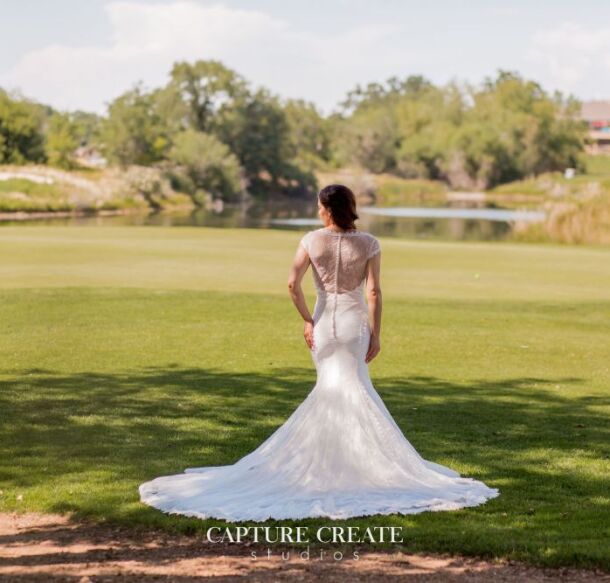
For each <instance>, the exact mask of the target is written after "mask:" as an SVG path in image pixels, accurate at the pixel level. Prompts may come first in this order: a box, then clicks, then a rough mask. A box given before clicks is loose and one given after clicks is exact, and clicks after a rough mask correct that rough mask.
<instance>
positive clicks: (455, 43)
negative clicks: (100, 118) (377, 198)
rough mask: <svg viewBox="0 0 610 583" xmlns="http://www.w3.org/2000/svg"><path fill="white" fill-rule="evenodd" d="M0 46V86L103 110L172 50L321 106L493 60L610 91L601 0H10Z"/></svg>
mask: <svg viewBox="0 0 610 583" xmlns="http://www.w3.org/2000/svg"><path fill="white" fill-rule="evenodd" d="M0 49H1V50H0V86H2V87H4V88H6V89H11V90H19V91H21V92H22V93H24V94H25V95H27V96H30V97H33V98H35V99H38V100H40V101H43V102H46V103H50V104H51V105H53V106H55V107H58V108H60V109H76V108H80V109H87V110H92V111H98V112H103V111H104V110H105V104H107V103H108V102H109V101H110V100H111V99H113V98H114V97H116V96H117V95H119V94H120V93H122V92H123V91H125V90H127V89H129V88H130V87H132V86H133V85H134V83H136V82H137V81H142V82H143V83H144V84H145V85H146V86H148V87H155V86H158V85H160V84H162V83H164V82H165V81H166V79H167V74H168V71H169V69H170V67H171V63H172V62H174V61H175V60H178V59H187V60H195V59H208V58H214V59H219V60H221V61H222V62H224V63H225V64H226V65H227V66H229V67H231V68H233V69H235V70H236V71H238V72H239V73H240V74H242V75H243V76H244V77H246V78H247V79H248V80H249V81H250V82H251V84H252V85H253V86H255V87H256V86H259V85H264V86H266V87H268V88H269V89H271V90H272V91H273V92H275V93H277V94H279V95H281V96H282V97H302V98H305V99H307V100H309V101H312V102H313V103H315V104H316V105H317V106H318V107H319V108H320V110H321V111H322V112H324V113H329V112H330V111H332V110H333V108H334V107H335V106H336V104H337V103H338V102H339V101H341V100H342V99H343V98H344V96H345V94H346V93H347V91H349V90H350V89H353V88H354V87H355V86H356V84H366V83H368V82H371V81H377V82H383V81H385V80H386V79H387V78H388V77H390V76H393V75H395V76H398V77H406V76H408V75H413V74H421V75H424V76H425V77H427V78H428V79H430V80H431V81H433V82H435V83H445V82H447V81H449V80H457V81H468V82H470V83H473V84H477V83H480V82H481V81H482V80H483V79H484V78H485V77H487V76H494V75H495V72H496V71H497V69H499V68H502V69H510V70H516V71H518V72H520V73H521V74H522V75H524V76H525V77H527V78H531V79H534V80H536V81H538V82H540V83H541V84H542V86H543V87H544V88H545V89H547V90H549V91H552V90H555V89H558V90H560V91H563V92H564V93H566V94H567V93H571V94H573V95H575V96H577V97H580V98H582V99H603V98H610V2H602V1H601V0H580V1H579V2H577V3H575V2H570V1H568V0H529V1H525V0H512V2H510V3H508V2H505V1H502V2H500V1H497V0H486V1H483V0H428V1H427V2H422V1H421V0H418V1H412V0H376V1H373V0H326V1H322V0H308V2H297V1H295V0H284V1H279V0H250V1H245V0H224V1H222V0H221V1H207V0H173V1H170V0H86V1H84V0H80V1H76V0H53V1H48V0H20V2H13V1H9V0H3V1H1V2H0Z"/></svg>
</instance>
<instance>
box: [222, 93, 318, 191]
mask: <svg viewBox="0 0 610 583" xmlns="http://www.w3.org/2000/svg"><path fill="white" fill-rule="evenodd" d="M215 133H216V134H217V135H218V136H219V137H220V139H221V140H222V141H223V142H224V143H225V144H227V145H228V146H229V147H230V148H231V151H232V152H234V153H235V155H236V156H237V157H238V159H239V161H240V163H241V165H242V166H243V168H244V171H245V175H246V179H247V182H248V189H249V190H250V192H252V193H253V194H265V193H269V192H274V193H284V194H294V193H302V192H304V191H311V190H313V189H315V187H316V179H315V177H314V176H313V174H312V173H311V172H308V171H307V170H303V169H301V168H299V167H297V166H296V165H295V164H294V163H293V161H292V159H293V156H294V149H293V144H292V143H291V141H290V126H289V123H288V120H287V117H286V114H285V112H284V110H283V108H282V106H281V104H280V102H279V99H278V98H277V97H276V96H274V95H271V94H270V93H269V91H267V90H266V89H262V88H261V89H258V90H257V91H256V92H255V93H254V94H247V95H242V96H240V98H239V99H236V100H235V103H234V105H233V107H231V108H226V109H225V110H224V111H223V112H222V115H221V116H220V117H219V120H218V123H217V124H216V130H215Z"/></svg>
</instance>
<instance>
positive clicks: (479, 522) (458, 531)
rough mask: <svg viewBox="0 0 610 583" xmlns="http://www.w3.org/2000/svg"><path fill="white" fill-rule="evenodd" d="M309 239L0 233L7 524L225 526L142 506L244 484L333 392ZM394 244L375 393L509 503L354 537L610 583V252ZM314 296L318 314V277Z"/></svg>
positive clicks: (1, 459)
mask: <svg viewBox="0 0 610 583" xmlns="http://www.w3.org/2000/svg"><path fill="white" fill-rule="evenodd" d="M299 237H300V234H299V233H291V232H282V231H263V230H233V229H208V228H180V229H166V228H160V227H127V228H123V227H114V228H101V227H100V228H97V227H96V228H87V227H36V226H16V227H4V228H2V229H0V258H1V259H0V319H1V321H2V323H3V325H2V327H0V354H2V355H3V358H2V366H1V369H0V416H1V417H0V489H1V490H2V495H1V496H0V510H17V511H21V510H41V511H54V512H55V511H68V510H73V511H76V512H77V513H79V514H81V515H86V516H91V517H94V518H97V519H107V520H110V521H112V522H116V523H126V524H131V525H135V524H141V525H155V526H160V527H162V528H167V529H177V530H183V531H190V532H193V531H203V530H204V529H205V528H206V527H208V526H210V525H211V524H216V523H217V521H199V520H195V519H189V518H186V517H177V516H173V517H170V516H167V515H164V514H162V513H161V512H158V511H156V510H154V509H152V508H149V507H146V506H143V505H142V504H140V503H139V499H138V491H137V487H138V485H139V484H140V483H141V482H143V481H146V480H148V479H151V478H152V477H155V476H158V475H164V474H169V473H176V472H181V471H182V470H183V469H184V468H185V467H189V466H195V465H200V466H205V465H215V464H229V463H233V462H234V461H236V460H237V459H239V458H240V457H242V456H243V455H245V454H246V453H248V452H249V451H251V450H252V449H254V448H255V447H256V446H257V445H259V444H260V443H261V442H262V441H263V440H264V439H265V438H266V437H267V436H268V435H270V434H271V432H272V431H273V430H274V429H275V428H277V427H278V426H279V425H280V424H282V423H283V422H284V421H285V419H286V418H287V417H288V415H289V414H290V413H291V412H292V411H293V410H294V409H295V408H296V407H297V405H298V404H299V403H300V402H301V401H302V399H303V398H304V397H305V396H306V395H307V393H308V392H309V391H310V390H311V388H312V387H313V383H314V382H315V370H314V367H313V364H312V361H311V357H310V354H309V351H308V350H307V347H306V345H305V343H304V340H303V338H302V325H301V322H300V319H299V316H298V315H297V313H296V311H295V309H294V307H293V306H292V304H291V302H290V299H289V297H288V294H287V292H286V279H287V275H288V266H289V263H290V261H291V259H292V257H293V254H294V251H295V249H296V245H297V242H298V239H299ZM381 244H382V249H383V259H382V265H383V267H382V271H383V275H382V285H383V290H384V300H385V301H384V323H383V326H382V352H381V354H380V356H379V357H378V358H377V359H376V360H374V361H373V363H372V364H371V365H370V371H371V377H372V379H373V383H374V384H375V386H376V388H377V389H378V391H379V393H380V394H381V396H382V397H383V398H384V400H385V401H386V403H387V405H388V407H389V409H390V411H391V412H392V414H393V415H394V417H395V419H396V421H397V423H398V424H399V426H400V427H401V429H402V430H403V431H404V432H405V435H406V436H407V437H408V438H409V439H410V441H411V442H412V443H413V445H414V446H415V447H416V448H417V449H418V450H419V451H420V453H422V455H424V457H426V458H428V459H431V460H433V461H437V462H439V463H443V464H447V465H449V466H451V467H453V468H455V469H457V470H458V471H460V472H462V473H463V474H464V475H467V476H471V477H476V478H479V479H482V480H484V481H485V482H486V483H488V484H489V485H490V486H494V487H498V488H499V489H500V492H501V494H500V496H499V497H498V498H496V499H493V500H491V501H489V502H488V503H486V504H485V505H483V506H480V507H476V508H468V509H462V510H459V511H452V512H438V513H430V512H426V513H422V514H419V515H411V516H396V515H394V516H390V517H374V518H368V519H366V520H358V519H356V520H350V521H344V522H340V524H344V523H349V524H351V525H358V526H365V525H366V526H379V525H390V524H391V525H401V526H403V527H404V528H405V531H404V533H405V540H406V547H408V548H409V549H412V550H427V551H456V552H461V553H466V554H479V555H488V556H508V557H514V558H520V559H524V560H527V561H530V562H533V563H538V564H547V565H560V564H576V565H601V566H605V567H606V568H610V551H609V549H608V545H607V540H608V536H609V535H610V531H609V527H608V525H609V524H610V521H609V520H608V519H609V518H610V516H609V509H610V496H609V493H608V482H607V476H608V472H609V471H610V449H608V443H609V440H608V438H609V431H610V421H609V414H610V404H609V394H608V386H609V380H610V374H609V369H608V362H610V353H609V348H608V347H609V346H610V331H609V329H608V326H607V322H608V320H609V318H610V293H609V292H608V290H610V261H609V259H610V255H609V252H608V251H607V250H605V249H595V248H588V247H576V248H565V247H564V248H562V247H557V246H554V245H549V246H543V247H539V246H533V245H528V244H520V245H510V244H493V243H491V244H482V243H468V244H452V243H428V242H417V241H402V240H394V239H383V238H382V239H381ZM306 291H307V295H308V298H309V300H310V306H311V307H313V299H314V296H313V285H312V282H311V274H309V273H308V274H307V285H306ZM285 523H286V524H288V523H289V521H285ZM323 523H325V521H323V520H308V521H300V522H299V524H301V525H310V526H312V527H315V526H316V525H320V524H323Z"/></svg>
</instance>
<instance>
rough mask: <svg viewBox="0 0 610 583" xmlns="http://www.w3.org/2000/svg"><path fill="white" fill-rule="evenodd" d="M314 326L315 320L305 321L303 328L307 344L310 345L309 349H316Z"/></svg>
mask: <svg viewBox="0 0 610 583" xmlns="http://www.w3.org/2000/svg"><path fill="white" fill-rule="evenodd" d="M313 327H314V323H313V320H312V321H311V322H305V328H304V330H303V336H304V337H305V342H306V343H307V346H308V347H309V350H313V349H314V343H313Z"/></svg>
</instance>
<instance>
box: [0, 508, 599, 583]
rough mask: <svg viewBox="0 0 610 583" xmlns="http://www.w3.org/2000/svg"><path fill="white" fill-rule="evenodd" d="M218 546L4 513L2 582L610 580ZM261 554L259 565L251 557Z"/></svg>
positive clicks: (427, 559)
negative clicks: (285, 555)
mask: <svg viewBox="0 0 610 583" xmlns="http://www.w3.org/2000/svg"><path fill="white" fill-rule="evenodd" d="M267 548H269V547H267V546H258V547H257V546H256V545H251V546H246V545H245V544H242V545H228V544H227V545H225V546H222V547H220V546H219V545H212V544H209V543H206V542H205V541H204V540H202V539H201V538H198V537H187V536H178V535H169V534H167V533H163V532H159V531H146V532H141V531H140V532H138V531H135V530H132V529H126V528H117V527H110V526H107V525H103V524H95V523H92V522H85V521H79V522H76V521H73V520H71V519H70V517H69V516H67V515H66V516H64V515H53V514H37V513H25V514H18V513H0V581H2V582H6V581H17V582H24V581H28V582H29V581H33V582H37V581H40V582H45V583H46V582H53V583H55V582H58V581H78V582H79V583H87V582H89V581H92V582H93V581H95V582H97V581H126V582H131V581H176V582H179V583H182V582H187V581H188V582H191V581H205V580H208V579H214V580H215V581H218V582H223V583H224V582H228V581H237V580H243V579H247V580H251V581H265V582H267V581H331V582H341V583H343V582H344V581H350V582H352V581H353V582H359V581H405V580H408V581H418V582H419V581H433V582H454V581H455V582H466V581H468V582H472V581H477V582H480V581H496V582H502V581H511V582H513V581H514V582H517V581H518V582H520V583H521V582H529V581H532V582H540V581H570V582H572V581H574V582H580V581H588V582H591V581H596V582H597V581H610V574H609V573H603V572H601V571H587V570H581V569H573V568H569V569H568V568H565V569H540V568H535V567H528V566H526V565H523V564H520V563H517V562H515V561H493V562H492V561H485V560H480V559H476V558H470V557H456V556H449V555H434V556H433V555H415V554H404V553H380V552H365V551H362V550H361V551H359V557H360V558H359V559H358V560H356V559H354V558H353V556H352V555H351V554H349V555H346V557H345V558H343V559H342V560H339V561H336V560H335V559H333V557H332V554H331V551H329V552H328V553H327V554H328V556H327V557H324V558H323V559H320V558H319V555H314V554H313V553H312V554H311V557H310V559H309V560H304V559H301V558H300V557H299V556H298V551H295V549H294V548H292V549H290V548H289V547H286V549H285V550H286V551H291V552H290V558H289V559H288V560H285V559H282V556H281V549H279V548H277V547H275V546H272V547H271V550H272V553H273V554H272V555H271V557H268V556H267ZM252 550H257V551H258V552H257V554H258V556H259V558H258V559H256V560H254V559H252V557H251V555H250V552H251V551H252Z"/></svg>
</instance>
